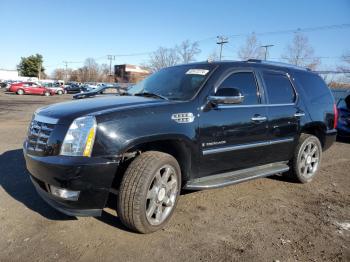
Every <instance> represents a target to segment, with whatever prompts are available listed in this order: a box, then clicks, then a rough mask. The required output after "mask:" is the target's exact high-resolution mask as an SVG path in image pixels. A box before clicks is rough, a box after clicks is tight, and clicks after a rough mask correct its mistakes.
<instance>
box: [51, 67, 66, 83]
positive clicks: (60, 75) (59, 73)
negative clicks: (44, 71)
mask: <svg viewBox="0 0 350 262" xmlns="http://www.w3.org/2000/svg"><path fill="white" fill-rule="evenodd" d="M65 75H66V72H65V70H64V69H63V68H57V69H55V70H54V71H53V73H52V78H53V79H56V80H62V79H64V77H65Z"/></svg>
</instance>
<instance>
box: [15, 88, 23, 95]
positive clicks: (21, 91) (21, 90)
mask: <svg viewBox="0 0 350 262" xmlns="http://www.w3.org/2000/svg"><path fill="white" fill-rule="evenodd" d="M16 93H17V95H24V90H23V89H18V90H17V92H16Z"/></svg>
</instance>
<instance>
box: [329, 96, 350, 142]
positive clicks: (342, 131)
mask: <svg viewBox="0 0 350 262" xmlns="http://www.w3.org/2000/svg"><path fill="white" fill-rule="evenodd" d="M332 92H333V95H334V97H335V99H336V103H337V108H338V112H339V116H338V125H337V130H338V136H340V137H343V138H350V89H332Z"/></svg>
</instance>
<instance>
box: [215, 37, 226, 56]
mask: <svg viewBox="0 0 350 262" xmlns="http://www.w3.org/2000/svg"><path fill="white" fill-rule="evenodd" d="M217 39H218V40H217V42H216V44H218V45H220V61H221V57H222V46H223V45H224V44H227V43H228V39H227V37H224V36H217Z"/></svg>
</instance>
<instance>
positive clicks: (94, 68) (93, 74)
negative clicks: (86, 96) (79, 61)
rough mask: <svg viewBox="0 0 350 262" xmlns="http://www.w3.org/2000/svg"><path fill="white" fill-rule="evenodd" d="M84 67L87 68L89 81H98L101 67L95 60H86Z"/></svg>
mask: <svg viewBox="0 0 350 262" xmlns="http://www.w3.org/2000/svg"><path fill="white" fill-rule="evenodd" d="M84 67H85V68H86V73H87V81H90V82H91V81H96V80H97V78H98V70H99V66H98V64H97V63H96V61H95V59H93V58H86V60H85V63H84Z"/></svg>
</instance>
